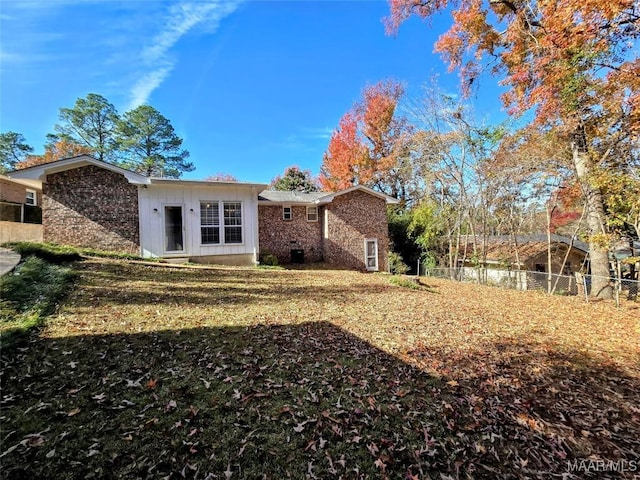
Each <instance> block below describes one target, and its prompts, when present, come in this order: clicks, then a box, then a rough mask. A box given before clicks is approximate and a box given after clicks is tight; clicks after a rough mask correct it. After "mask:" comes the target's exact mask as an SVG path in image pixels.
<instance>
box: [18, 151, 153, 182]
mask: <svg viewBox="0 0 640 480" xmlns="http://www.w3.org/2000/svg"><path fill="white" fill-rule="evenodd" d="M87 165H95V166H96V167H100V168H104V169H105V170H111V171H112V172H115V173H119V174H120V175H123V176H124V177H125V178H126V179H127V180H128V181H129V183H133V184H136V185H149V184H150V183H151V179H150V178H149V177H145V176H144V175H140V174H139V173H136V172H132V171H131V170H127V169H125V168H122V167H118V166H117V165H113V164H111V163H107V162H103V161H102V160H98V159H97V158H93V157H92V156H90V155H78V156H76V157H69V158H63V159H61V160H56V161H55V162H49V163H43V164H40V165H34V166H33V167H28V168H24V169H21V170H14V171H12V172H7V174H6V175H7V176H8V177H10V178H17V179H24V180H40V181H43V180H44V179H45V178H46V176H47V175H50V174H52V173H58V172H64V171H66V170H71V169H72V168H78V167H84V166H87Z"/></svg>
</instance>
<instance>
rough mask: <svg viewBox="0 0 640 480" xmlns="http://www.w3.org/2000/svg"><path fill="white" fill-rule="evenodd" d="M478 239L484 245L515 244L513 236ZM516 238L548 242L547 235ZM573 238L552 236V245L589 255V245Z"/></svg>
mask: <svg viewBox="0 0 640 480" xmlns="http://www.w3.org/2000/svg"><path fill="white" fill-rule="evenodd" d="M463 237H469V238H471V239H473V235H463ZM476 237H477V238H478V240H479V241H478V244H482V243H483V241H484V240H487V243H491V242H492V241H494V242H495V241H503V242H513V236H512V235H487V236H486V237H483V236H482V234H480V235H476ZM516 238H517V239H518V241H519V242H522V243H538V242H541V243H542V242H547V234H546V233H541V234H529V235H516ZM571 239H572V237H567V236H564V235H558V234H557V233H552V234H551V243H563V244H565V245H567V246H569V245H571V247H572V248H575V249H577V250H580V251H582V252H584V253H589V244H588V243H585V242H583V241H581V240H578V239H575V238H574V240H573V243H572V242H571Z"/></svg>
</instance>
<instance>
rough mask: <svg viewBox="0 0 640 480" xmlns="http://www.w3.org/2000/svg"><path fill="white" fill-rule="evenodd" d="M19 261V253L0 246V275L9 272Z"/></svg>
mask: <svg viewBox="0 0 640 480" xmlns="http://www.w3.org/2000/svg"><path fill="white" fill-rule="evenodd" d="M18 263H20V254H18V253H16V252H14V251H13V250H9V249H8V248H3V247H0V275H4V274H6V273H9V272H11V271H12V270H13V269H14V268H16V265H18Z"/></svg>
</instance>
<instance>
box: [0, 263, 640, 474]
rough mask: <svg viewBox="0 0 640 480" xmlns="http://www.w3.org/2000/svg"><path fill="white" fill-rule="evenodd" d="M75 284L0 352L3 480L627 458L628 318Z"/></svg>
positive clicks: (111, 279) (321, 279)
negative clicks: (44, 317)
mask: <svg viewBox="0 0 640 480" xmlns="http://www.w3.org/2000/svg"><path fill="white" fill-rule="evenodd" d="M77 268H78V269H79V275H80V280H79V286H78V288H77V289H76V291H75V292H74V293H73V294H72V295H71V296H70V297H69V299H68V300H67V302H66V304H65V305H64V306H63V307H62V308H61V309H60V312H59V314H58V315H57V316H56V317H55V318H54V319H52V321H50V322H49V325H48V326H47V327H46V328H45V329H44V330H43V331H42V332H40V333H39V335H38V336H34V337H33V339H32V340H31V342H29V344H28V345H27V346H26V347H25V348H21V349H19V350H16V349H14V350H7V351H3V352H2V353H1V355H2V365H1V375H2V377H1V381H2V414H1V415H2V446H1V448H0V450H1V453H0V455H1V458H0V462H1V464H2V467H3V468H2V470H1V473H0V475H1V476H2V478H34V477H50V478H53V477H55V478H77V477H86V478H92V477H93V478H109V477H113V478H116V477H129V478H161V477H169V478H210V479H212V478H223V479H228V478H274V479H276V478H319V479H324V478H340V477H342V478H421V479H422V478H436V479H441V478H442V479H448V478H487V479H489V478H505V479H506V478H545V479H546V478H552V477H558V478H561V477H562V475H563V474H566V475H567V478H591V477H592V478H633V474H634V472H630V471H626V472H613V471H602V469H603V468H605V467H597V465H596V464H595V463H589V462H590V461H592V460H594V461H595V460H602V461H606V462H609V461H610V462H617V463H611V464H606V465H610V466H611V465H613V467H616V468H620V467H624V466H626V467H627V468H628V467H629V466H631V465H633V464H632V463H628V462H631V461H633V460H636V461H637V460H638V458H639V457H640V443H639V441H638V438H640V409H639V398H638V396H639V394H638V392H640V351H639V348H640V341H639V340H640V330H639V329H640V325H639V318H640V310H639V309H638V308H637V306H636V305H633V304H630V305H628V306H627V307H626V308H625V309H624V310H616V309H615V308H614V307H613V306H612V305H609V304H606V303H598V304H589V305H588V304H584V303H582V302H580V301H578V300H576V299H571V298H564V297H549V296H546V295H543V294H539V293H537V292H515V291H509V290H499V289H496V288H491V287H485V286H479V285H469V284H464V285H463V284H459V283H452V282H448V281H444V280H435V279H427V280H426V281H427V283H428V287H425V288H422V289H407V288H402V287H398V286H394V285H392V284H390V282H389V278H388V276H386V275H374V274H361V273H356V272H344V271H279V270H256V269H231V268H216V269H207V270H205V269H196V268H194V269H173V268H167V267H161V266H144V265H132V264H128V263H126V262H120V261H106V260H88V261H85V262H82V263H79V264H77ZM625 462H627V463H625ZM603 465H604V464H603ZM613 467H611V468H613ZM595 468H600V471H598V472H596V471H595V470H594V469H595ZM611 468H610V470H611ZM590 469H591V470H590ZM636 473H637V472H636ZM572 475H573V476H574V477H572Z"/></svg>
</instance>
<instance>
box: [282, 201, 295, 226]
mask: <svg viewBox="0 0 640 480" xmlns="http://www.w3.org/2000/svg"><path fill="white" fill-rule="evenodd" d="M287 211H288V217H287ZM282 220H284V221H285V222H290V221H291V220H293V207H292V206H291V205H283V206H282Z"/></svg>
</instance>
